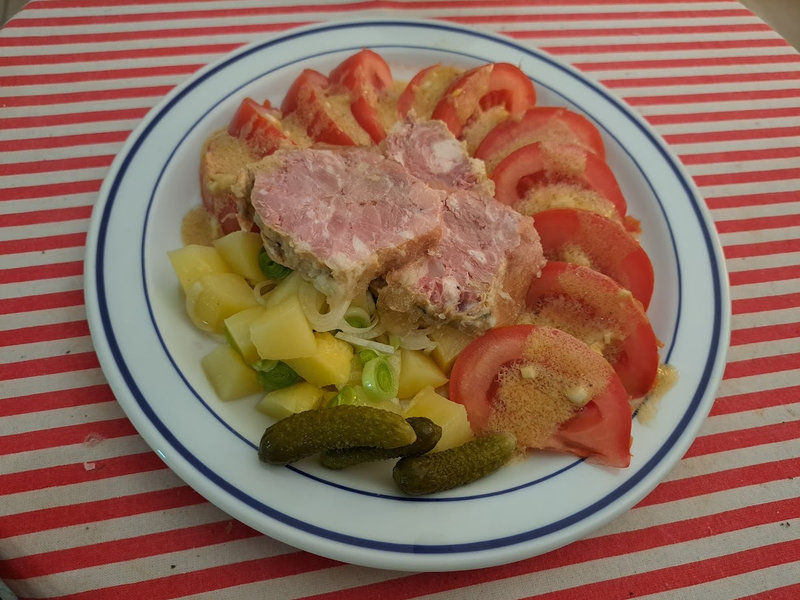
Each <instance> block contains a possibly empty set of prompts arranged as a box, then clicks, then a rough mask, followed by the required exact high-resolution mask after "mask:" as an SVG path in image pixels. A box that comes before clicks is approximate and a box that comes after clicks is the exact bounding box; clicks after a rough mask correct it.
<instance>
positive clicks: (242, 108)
mask: <svg viewBox="0 0 800 600" xmlns="http://www.w3.org/2000/svg"><path fill="white" fill-rule="evenodd" d="M228 133H229V134H230V135H232V136H234V137H238V138H240V139H242V140H244V141H245V142H246V143H247V145H248V146H249V147H250V148H251V149H252V150H253V152H255V153H256V154H257V155H258V157H259V158H262V157H264V156H267V155H268V154H272V153H273V152H275V150H277V149H278V148H280V147H281V146H282V145H284V144H291V143H292V142H291V140H290V139H289V137H288V136H287V135H286V134H285V133H284V132H283V129H282V128H281V122H280V121H279V120H278V117H277V115H276V114H275V111H274V110H273V109H272V107H271V106H270V104H269V101H266V102H265V103H264V104H259V103H258V102H256V101H255V100H253V99H252V98H245V99H244V100H242V103H241V104H240V105H239V108H238V109H237V110H236V114H234V115H233V119H231V122H230V124H229V125H228Z"/></svg>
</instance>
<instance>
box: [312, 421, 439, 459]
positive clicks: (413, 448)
mask: <svg viewBox="0 0 800 600" xmlns="http://www.w3.org/2000/svg"><path fill="white" fill-rule="evenodd" d="M406 421H408V424H409V425H411V427H413V428H414V432H415V433H416V436H417V439H416V440H415V441H414V442H412V443H411V444H408V445H407V446H400V447H399V448H374V447H368V446H359V447H357V448H341V449H338V450H328V451H327V452H325V453H324V454H323V455H322V458H321V462H322V464H323V465H324V466H326V467H328V468H329V469H344V468H347V467H352V466H353V465H357V464H359V463H363V462H369V461H373V460H385V459H387V458H400V457H403V456H417V455H419V454H424V453H425V452H428V451H429V450H432V449H433V447H434V446H435V445H436V444H437V443H438V442H439V439H440V438H441V437H442V428H441V427H439V426H438V425H437V424H436V423H434V422H433V421H431V420H430V419H428V418H426V417H409V418H408V419H406Z"/></svg>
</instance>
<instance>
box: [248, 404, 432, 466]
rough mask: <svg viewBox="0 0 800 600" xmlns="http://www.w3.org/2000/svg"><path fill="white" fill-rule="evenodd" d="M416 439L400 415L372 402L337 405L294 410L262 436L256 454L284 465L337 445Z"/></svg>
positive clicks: (396, 443) (393, 443) (402, 442)
mask: <svg viewBox="0 0 800 600" xmlns="http://www.w3.org/2000/svg"><path fill="white" fill-rule="evenodd" d="M416 439H417V435H416V433H415V432H414V428H413V427H411V425H409V424H408V423H407V422H406V420H405V419H404V418H403V417H401V416H400V415H398V414H396V413H393V412H390V411H388V410H382V409H380V408H373V407H371V406H352V405H339V406H332V407H327V408H320V409H316V410H308V411H304V412H299V413H296V414H293V415H291V416H289V417H286V418H285V419H282V420H280V421H278V422H277V423H275V424H274V425H271V426H270V427H268V428H267V430H266V431H265V432H264V435H262V436H261V443H260V444H259V447H258V456H259V458H260V459H261V460H262V461H264V462H267V463H270V464H276V465H285V464H288V463H291V462H294V461H297V460H300V459H301V458H305V457H306V456H311V455H312V454H317V453H319V452H324V451H326V450H332V449H336V448H352V447H354V446H373V447H377V448H397V447H399V446H407V445H408V444H411V443H412V442H414V440H416Z"/></svg>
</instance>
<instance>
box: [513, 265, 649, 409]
mask: <svg viewBox="0 0 800 600" xmlns="http://www.w3.org/2000/svg"><path fill="white" fill-rule="evenodd" d="M526 304H527V307H528V310H529V311H530V312H531V315H532V317H533V319H534V322H535V323H539V324H541V325H547V326H550V327H557V328H558V329H562V330H563V331H566V332H568V333H570V334H572V335H574V336H575V337H577V338H579V339H581V340H582V341H584V342H585V343H587V344H589V345H591V346H593V347H596V348H597V349H598V350H600V351H601V352H602V354H603V356H604V357H605V358H606V360H608V362H609V363H610V364H611V366H612V367H613V368H614V371H616V373H617V375H618V376H619V379H620V381H621V382H622V385H623V386H624V387H625V390H626V391H627V393H628V394H629V395H630V396H631V397H633V398H640V397H642V396H644V395H645V394H647V392H648V391H650V389H651V388H652V387H653V384H654V383H655V380H656V375H657V374H658V363H659V358H658V339H657V338H656V336H655V333H654V332H653V328H652V326H651V325H650V321H649V320H648V318H647V315H646V314H645V312H644V309H643V308H642V305H641V303H640V302H639V301H638V300H635V299H634V298H633V296H632V295H631V294H630V293H629V292H626V290H625V289H624V288H622V287H621V286H620V285H619V284H618V283H617V282H615V281H614V280H613V279H611V278H610V277H607V276H605V275H603V274H602V273H599V272H597V271H595V270H593V269H590V268H589V267H584V266H581V265H575V264H570V263H564V262H557V261H550V262H548V263H547V264H546V265H545V266H544V268H543V269H542V273H541V276H540V277H538V278H536V279H534V280H533V281H532V282H531V285H530V288H528V295H527V298H526Z"/></svg>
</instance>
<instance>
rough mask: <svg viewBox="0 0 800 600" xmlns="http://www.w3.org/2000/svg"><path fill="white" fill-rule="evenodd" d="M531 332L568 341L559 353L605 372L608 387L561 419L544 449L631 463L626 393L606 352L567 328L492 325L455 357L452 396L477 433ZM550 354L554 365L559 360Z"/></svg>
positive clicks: (603, 461)
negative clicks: (504, 371) (502, 376)
mask: <svg viewBox="0 0 800 600" xmlns="http://www.w3.org/2000/svg"><path fill="white" fill-rule="evenodd" d="M532 335H533V336H549V337H551V338H553V339H555V340H558V341H561V342H563V345H561V346H559V350H558V351H560V352H564V353H567V355H568V356H567V359H568V361H569V360H572V361H574V360H581V361H585V362H586V364H587V366H589V365H591V368H596V369H597V370H598V371H600V372H602V373H603V374H604V375H605V380H606V384H605V386H604V387H603V388H602V389H600V390H597V391H596V393H595V394H594V396H593V397H592V398H591V399H590V400H589V402H588V403H587V404H586V405H585V406H584V407H583V408H581V409H579V410H578V412H577V413H576V414H575V416H573V417H572V418H570V419H569V420H567V421H566V422H564V423H562V424H561V426H560V427H559V428H558V429H557V431H556V432H555V433H554V434H553V435H552V436H551V437H550V439H549V440H548V441H547V443H545V444H544V446H543V448H544V449H552V450H559V451H565V452H571V453H572V454H575V455H577V456H581V457H587V458H589V459H590V460H592V461H594V462H598V463H601V464H605V465H609V466H614V467H627V466H628V465H629V464H630V439H631V408H630V404H629V403H628V396H627V393H626V392H625V389H624V388H623V386H622V383H621V382H620V381H619V378H618V377H617V376H616V374H615V373H614V371H613V370H612V369H611V367H610V366H609V365H608V363H606V362H605V360H603V358H602V357H601V356H599V355H598V354H597V353H595V352H594V351H593V350H591V349H590V348H588V347H587V346H585V345H584V344H582V343H581V342H580V341H578V340H576V339H575V338H573V337H572V336H571V335H569V334H567V333H564V332H562V331H558V330H555V329H551V328H546V327H537V326H536V325H511V326H508V327H498V328H495V329H490V330H489V331H488V332H486V333H485V334H484V335H483V336H481V337H479V338H477V339H476V340H474V341H473V342H471V343H470V345H469V346H467V348H465V349H464V350H463V351H462V352H461V354H460V355H459V356H458V358H457V359H456V362H455V364H454V365H453V369H452V371H451V373H450V399H451V400H453V401H454V402H459V403H461V404H463V405H464V407H465V408H466V410H467V415H468V417H469V420H470V424H471V426H472V428H473V430H474V431H476V432H481V431H485V430H486V428H487V424H488V422H489V419H490V416H491V414H492V410H493V404H494V402H495V398H494V394H495V390H496V386H497V375H498V373H499V372H500V370H501V369H502V368H503V367H504V366H506V365H509V364H513V363H515V362H519V361H520V360H521V358H522V355H523V351H524V349H525V346H526V344H527V342H528V339H529V337H530V336H532ZM565 356H566V355H565ZM548 358H549V359H551V361H552V363H553V364H557V361H558V359H559V357H558V356H551V357H548ZM542 360H547V359H544V358H543V359H542Z"/></svg>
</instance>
